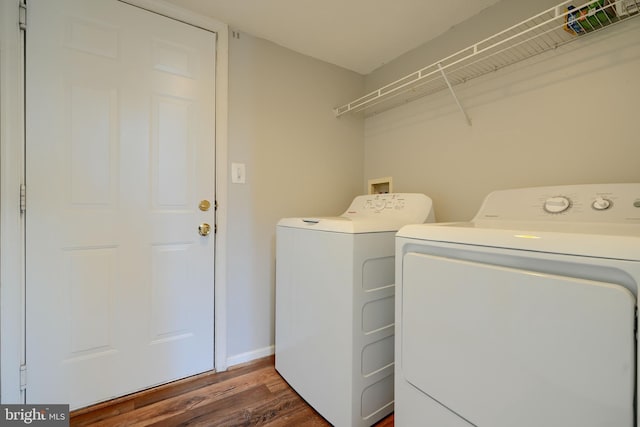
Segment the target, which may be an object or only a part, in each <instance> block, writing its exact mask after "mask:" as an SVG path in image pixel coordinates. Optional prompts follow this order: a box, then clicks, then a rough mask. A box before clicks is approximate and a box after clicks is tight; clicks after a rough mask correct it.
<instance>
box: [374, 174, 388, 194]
mask: <svg viewBox="0 0 640 427" xmlns="http://www.w3.org/2000/svg"><path fill="white" fill-rule="evenodd" d="M386 193H393V178H391V177H390V176H386V177H384V178H373V179H370V180H369V194H386Z"/></svg>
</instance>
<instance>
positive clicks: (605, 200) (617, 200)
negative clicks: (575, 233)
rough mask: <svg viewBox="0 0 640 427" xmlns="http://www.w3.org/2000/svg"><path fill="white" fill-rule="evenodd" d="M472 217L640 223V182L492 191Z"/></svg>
mask: <svg viewBox="0 0 640 427" xmlns="http://www.w3.org/2000/svg"><path fill="white" fill-rule="evenodd" d="M475 219H501V220H532V221H538V220H549V221H578V222H615V223H634V224H635V223H637V224H640V183H637V184H585V185H566V186H557V187H534V188H522V189H514V190H500V191H494V192H493V193H491V194H489V195H488V196H487V197H486V199H485V201H484V203H483V205H482V207H481V208H480V211H479V212H478V214H477V215H476V217H475Z"/></svg>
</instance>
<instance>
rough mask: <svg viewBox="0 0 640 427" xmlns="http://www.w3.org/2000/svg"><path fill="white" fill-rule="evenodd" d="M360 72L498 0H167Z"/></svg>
mask: <svg viewBox="0 0 640 427" xmlns="http://www.w3.org/2000/svg"><path fill="white" fill-rule="evenodd" d="M167 1H168V2H170V3H173V4H175V5H178V6H181V7H183V8H186V9H189V10H192V11H194V12H196V13H198V14H200V15H205V16H208V17H211V18H215V19H217V20H219V21H222V22H224V23H226V24H228V25H229V27H230V28H231V29H232V30H236V31H240V32H244V33H249V34H251V35H253V36H257V37H260V38H263V39H267V40H270V41H272V42H274V43H277V44H279V45H281V46H284V47H287V48H289V49H291V50H294V51H296V52H299V53H302V54H305V55H308V56H311V57H314V58H317V59H321V60H323V61H326V62H329V63H332V64H335V65H339V66H341V67H343V68H347V69H349V70H353V71H356V72H358V73H360V74H365V75H366V74H369V73H370V72H371V71H373V70H375V69H376V68H378V67H380V66H381V65H384V64H385V63H388V62H389V61H391V60H393V59H394V58H397V57H398V56H400V55H402V54H403V53H405V52H407V51H409V50H411V49H413V48H416V47H418V46H420V45H421V44H423V43H424V42H426V41H428V40H431V39H433V38H434V37H436V36H438V35H440V34H442V33H443V32H445V31H446V30H448V29H449V28H451V27H452V26H454V25H456V24H459V23H460V22H462V21H464V20H466V19H468V18H469V17H471V16H473V15H475V14H477V13H478V12H480V11H481V10H482V9H484V8H486V7H488V6H491V5H492V4H494V3H497V2H498V1H499V0H473V1H469V0H439V1H436V0H167Z"/></svg>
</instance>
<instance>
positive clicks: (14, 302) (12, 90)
mask: <svg viewBox="0 0 640 427" xmlns="http://www.w3.org/2000/svg"><path fill="white" fill-rule="evenodd" d="M119 1H122V2H124V3H128V4H131V5H133V6H137V7H140V8H143V9H146V10H149V11H151V12H154V13H158V14H161V15H164V16H166V17H168V18H172V19H175V20H178V21H181V22H184V23H186V24H189V25H194V26H197V27H200V28H203V29H205V30H208V31H211V32H215V33H216V34H217V43H216V82H215V85H216V100H215V102H216V129H215V134H216V148H215V149H216V178H215V179H216V200H217V202H218V209H217V212H216V223H217V234H216V239H215V245H216V248H215V284H214V291H215V303H214V322H215V325H214V327H215V331H214V358H215V360H214V368H215V370H216V371H225V370H226V369H227V367H228V362H227V345H226V344H227V321H226V320H227V315H226V311H227V310H226V287H227V278H226V277H227V274H226V246H227V244H226V242H227V200H228V196H227V163H228V162H227V159H228V154H227V152H228V151H227V144H228V141H227V135H228V57H229V53H228V52H229V49H228V46H229V40H228V27H227V25H226V24H224V23H222V22H219V21H216V20H213V19H209V18H205V17H202V16H198V15H196V14H194V13H192V12H189V11H187V10H183V9H181V8H178V7H176V6H173V5H171V4H168V3H165V2H164V1H162V0H119ZM19 4H20V0H13V1H1V2H0V340H1V344H2V345H1V346H0V401H1V402H2V403H5V404H6V403H24V402H25V393H24V392H23V391H21V390H20V365H22V364H23V363H24V360H25V344H24V331H25V324H24V322H25V311H24V307H25V305H24V304H25V301H24V295H25V282H24V265H25V264H24V263H25V260H24V215H21V214H20V200H19V199H20V198H19V187H20V184H21V183H23V180H24V161H25V158H24V121H25V117H24V90H23V88H24V60H25V58H24V41H23V40H24V39H23V36H22V34H23V33H22V32H21V31H20V29H19V27H18V25H17V24H18V22H17V18H18V16H19ZM27 198H28V191H27ZM27 203H28V202H27Z"/></svg>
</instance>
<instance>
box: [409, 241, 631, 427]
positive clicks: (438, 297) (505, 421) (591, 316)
mask: <svg viewBox="0 0 640 427" xmlns="http://www.w3.org/2000/svg"><path fill="white" fill-rule="evenodd" d="M402 286H403V291H402V319H401V320H402V337H401V346H402V372H403V374H404V376H405V379H406V380H407V381H408V382H409V383H411V384H413V385H414V386H415V387H416V388H417V389H418V390H420V391H421V392H422V393H425V394H426V395H428V396H430V397H431V398H433V399H434V400H436V401H437V402H439V403H440V404H442V405H443V406H445V407H446V408H449V409H450V410H451V411H453V412H455V413H457V414H458V415H459V416H461V417H462V418H464V419H465V420H468V421H469V422H470V423H473V425H479V426H494V427H510V426H515V425H517V426H531V427H534V426H543V425H544V426H558V427H560V426H562V427H567V426H580V427H586V426H592V427H597V426H604V425H611V426H613V425H615V426H632V425H633V413H634V386H635V381H634V379H635V340H634V320H635V297H634V296H633V295H632V294H631V293H630V292H629V291H628V290H627V289H626V288H624V287H622V286H618V285H615V284H611V283H605V282H599V281H592V280H583V279H576V278H573V277H567V276H557V275H552V274H544V273H539V272H531V271H527V270H522V269H516V268H508V267H501V266H495V265H490V264H481V263H477V262H470V261H462V260H456V259H449V258H445V257H438V256H432V255H425V254H416V253H409V254H407V255H405V256H404V257H403V285H402Z"/></svg>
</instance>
